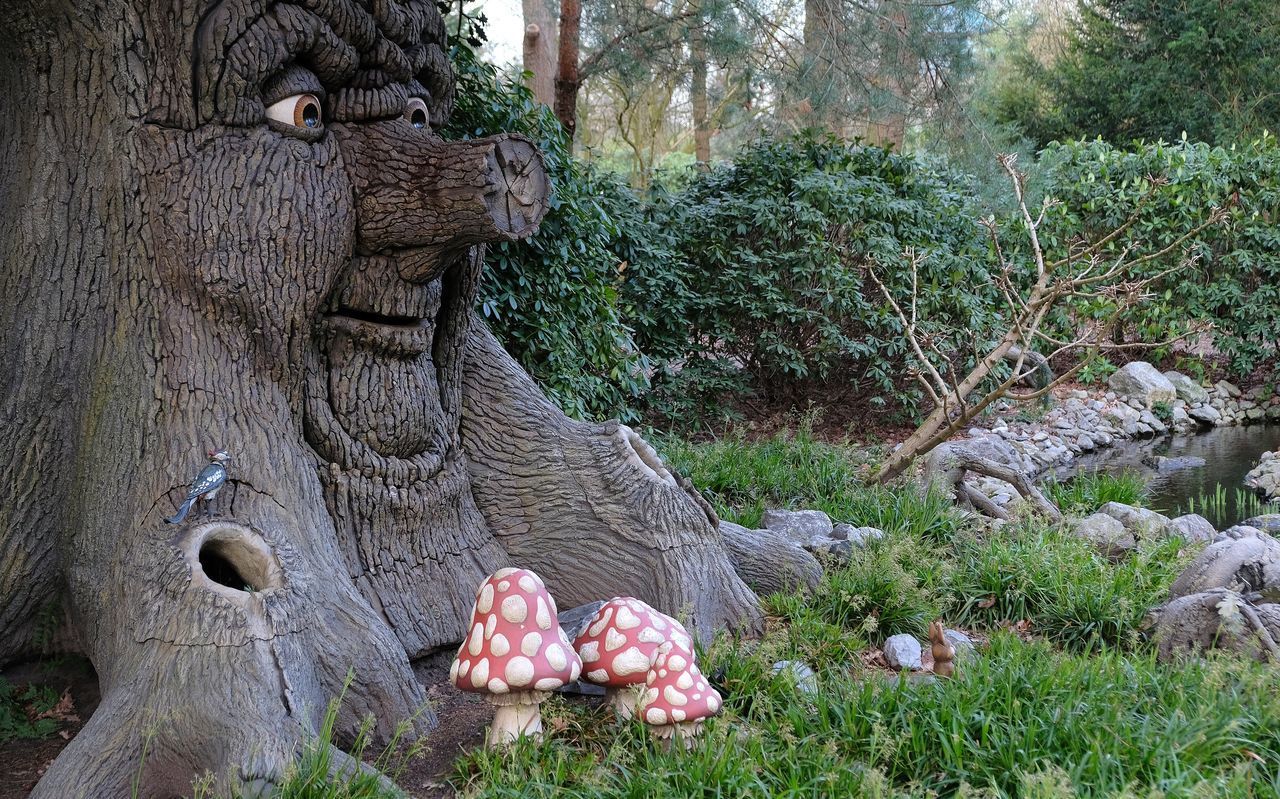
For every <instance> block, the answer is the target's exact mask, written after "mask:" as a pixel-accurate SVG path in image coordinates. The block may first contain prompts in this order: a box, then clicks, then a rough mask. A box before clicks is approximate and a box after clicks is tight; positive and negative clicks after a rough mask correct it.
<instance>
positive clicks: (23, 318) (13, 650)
mask: <svg viewBox="0 0 1280 799" xmlns="http://www.w3.org/2000/svg"><path fill="white" fill-rule="evenodd" d="M11 5H13V4H11ZM17 5H21V6H22V7H21V8H13V7H6V8H5V9H3V10H0V25H3V26H4V29H5V30H8V31H11V32H12V34H13V38H14V43H13V46H12V47H6V48H0V120H3V122H4V124H3V125H0V131H3V132H2V133H0V258H3V264H2V268H0V373H3V374H5V375H8V376H10V379H9V380H8V382H7V383H5V384H3V385H0V414H2V417H0V475H3V477H4V478H5V479H3V480H0V663H3V662H8V661H11V660H14V659H17V658H20V657H23V656H27V655H29V654H32V653H34V652H36V651H38V650H39V649H40V648H41V645H42V644H41V642H42V641H45V640H47V638H48V636H47V635H46V634H43V633H41V632H40V629H41V625H42V621H41V620H42V619H47V618H49V617H50V616H51V615H56V616H57V617H60V618H65V624H64V627H63V629H62V630H61V631H60V632H59V633H58V635H57V636H55V637H54V639H53V640H55V641H56V642H57V643H58V645H59V646H60V647H61V648H64V649H74V650H78V651H81V652H84V653H85V654H87V655H88V656H89V657H90V659H91V660H92V661H93V664H94V666H95V668H96V669H97V671H98V674H99V678H100V681H101V684H102V689H103V702H102V705H101V706H100V708H99V709H98V711H97V712H96V713H95V714H94V716H93V717H92V718H91V719H90V721H89V723H88V724H87V725H86V726H85V728H84V729H83V730H82V732H81V733H80V734H79V735H78V736H77V738H76V739H75V740H74V741H73V742H72V743H71V744H70V745H69V746H68V748H67V749H66V750H65V751H64V752H63V754H62V755H61V756H60V757H59V759H58V760H57V761H56V762H55V763H54V764H53V766H52V767H51V768H50V769H49V770H48V772H47V774H46V776H45V777H44V779H43V780H42V781H41V783H40V785H39V786H38V787H37V789H36V792H35V795H36V796H56V797H68V796H95V797H96V796H113V795H129V794H130V793H131V792H132V786H133V784H134V781H135V780H138V782H139V785H140V788H139V794H140V795H142V796H172V795H183V794H186V793H189V786H190V782H191V779H192V778H193V777H194V776H196V775H199V774H202V773H204V772H206V771H208V772H212V773H213V774H214V775H215V776H216V778H217V781H218V784H219V785H220V786H224V787H230V786H232V785H235V784H240V785H241V786H242V790H249V791H250V792H252V790H255V789H257V788H265V787H267V786H269V785H270V784H271V783H273V782H275V781H276V780H278V778H279V776H280V774H282V773H283V771H284V770H285V769H286V768H287V767H288V765H289V763H290V762H291V761H292V760H293V758H294V756H295V754H296V752H297V747H298V745H299V741H301V740H302V739H303V738H304V737H305V736H306V735H307V733H308V732H309V731H313V730H314V729H315V727H316V724H317V722H318V718H319V714H320V713H321V712H323V709H324V707H325V705H326V704H327V702H328V701H329V700H330V699H332V698H333V697H334V696H336V695H337V694H338V693H339V692H340V691H342V687H343V684H344V681H345V678H346V676H347V674H348V672H350V673H351V674H352V675H353V679H352V682H351V685H350V686H349V687H348V688H347V690H346V693H345V704H344V708H343V711H342V713H341V715H340V718H339V730H338V737H339V741H340V742H342V741H343V740H345V739H346V738H349V736H350V735H352V734H353V733H354V731H355V729H356V728H357V727H358V724H359V720H360V719H361V718H362V717H364V716H366V715H370V714H371V715H373V716H374V717H375V718H376V719H377V729H376V732H377V733H379V734H383V735H386V734H389V733H390V731H391V730H392V728H393V727H394V725H395V724H396V723H397V722H398V721H400V720H401V719H404V718H407V717H409V716H411V715H413V714H414V713H415V712H416V711H417V710H418V709H419V707H420V706H421V704H422V703H423V700H424V698H425V694H424V692H423V689H422V686H421V685H420V684H419V683H418V681H417V679H416V678H415V676H414V673H413V671H412V670H411V668H410V658H413V657H418V656H420V655H424V654H428V653H431V652H433V651H436V650H439V649H443V648H449V647H452V646H453V645H454V644H455V643H456V642H457V641H458V640H460V639H461V638H462V636H463V633H464V626H465V624H466V621H467V619H468V617H469V613H470V608H471V604H472V601H473V598H474V593H473V592H474V590H475V587H476V586H477V585H478V584H479V583H480V582H481V580H482V579H483V578H484V576H485V575H487V574H489V573H490V572H492V571H494V570H496V569H497V568H500V567H502V566H506V565H509V564H515V565H520V566H524V567H527V568H532V569H534V570H535V571H537V572H538V573H539V574H540V575H541V576H542V577H543V578H544V579H545V581H546V583H547V585H548V588H549V589H550V590H551V592H552V593H553V595H555V596H556V598H557V601H558V602H559V603H560V605H561V606H563V607H565V608H569V607H572V606H574V605H576V604H579V603H582V602H586V601H590V600H594V599H599V598H607V597H611V596H615V595H632V596H636V597H639V598H641V599H644V600H645V601H647V602H649V603H650V604H652V605H654V606H656V607H658V608H660V609H661V610H663V611H665V612H667V613H672V614H680V615H683V616H684V617H685V618H686V619H687V620H688V622H689V624H690V626H691V628H692V629H694V630H696V631H699V632H700V633H702V634H706V633H709V632H711V631H713V630H715V629H717V628H721V627H726V626H728V627H732V628H734V629H737V630H742V631H748V632H749V631H752V630H754V629H756V628H757V627H758V625H759V622H760V610H759V606H758V603H757V600H756V598H755V596H754V594H752V593H751V591H750V590H749V589H748V588H747V587H746V585H744V584H743V582H742V581H741V580H740V579H739V578H738V576H737V575H736V573H735V570H734V566H733V564H732V563H731V562H730V559H729V555H728V554H727V553H726V551H725V544H724V541H723V540H722V539H721V537H720V535H719V533H718V532H717V530H716V527H715V517H714V513H712V512H710V510H709V509H708V508H707V507H706V505H705V503H704V502H702V501H701V499H700V498H699V497H697V495H696V493H694V492H692V491H691V490H690V489H689V487H688V486H687V485H686V484H685V483H683V481H681V480H679V479H677V478H676V477H675V476H674V475H671V474H670V473H668V472H667V471H666V469H665V468H664V467H662V465H661V461H660V460H659V459H658V458H657V455H656V453H654V452H653V451H652V449H651V448H649V447H648V445H647V444H645V443H644V442H643V440H642V439H640V438H639V437H638V436H637V435H635V434H634V433H632V432H631V431H629V430H627V429H626V428H623V427H620V426H619V425H617V424H616V423H608V424H604V425H596V424H585V423H581V422H576V421H572V420H570V419H567V418H565V417H564V415H563V414H561V413H560V411H559V410H558V409H556V408H555V407H554V406H552V405H551V404H550V403H549V402H548V401H547V400H546V399H545V397H544V396H543V395H542V393H541V392H540V391H539V390H538V388H537V386H536V385H535V384H534V383H533V381H532V380H531V379H530V378H529V377H528V376H527V375H526V374H525V373H524V372H523V371H522V370H521V369H520V367H519V366H518V365H517V364H516V363H515V362H514V361H512V359H511V358H510V357H509V356H508V355H507V354H506V353H505V352H504V351H503V350H502V348H501V346H500V345H499V344H498V342H497V341H496V340H495V339H494V338H493V336H492V335H491V334H490V333H489V332H488V330H487V329H486V328H485V327H484V325H483V323H482V322H480V321H479V320H477V319H476V318H475V316H474V314H473V313H472V308H473V303H474V299H475V293H476V286H477V284H478V281H479V276H480V270H481V269H482V265H483V245H484V243H485V242H489V241H509V240H514V239H518V238H521V237H524V236H528V235H530V234H532V233H533V231H534V230H535V229H536V227H537V224H538V222H539V220H540V219H541V217H542V214H543V213H544V211H545V209H546V202H547V196H548V193H549V187H548V184H547V178H546V175H545V172H544V170H543V168H542V163H541V157H540V156H539V154H538V153H537V150H536V148H535V147H534V146H533V145H532V143H530V142H529V141H527V140H525V139H522V138H520V137H518V136H512V135H500V136H494V137H490V138H487V139H480V140H475V141H466V142H449V141H444V140H443V139H441V138H440V137H439V136H438V135H436V134H435V133H434V132H433V130H432V128H431V127H430V126H424V123H426V122H427V121H428V120H427V119H426V118H427V117H429V122H430V123H431V125H439V124H440V123H441V122H442V121H443V120H444V119H445V118H446V117H447V115H448V113H449V110H450V109H451V107H452V102H453V94H452V92H453V84H452V73H451V71H450V67H449V64H448V61H447V59H446V58H445V54H444V53H445V51H444V30H443V24H442V22H441V20H440V17H439V15H438V14H437V12H436V10H435V8H434V6H433V5H432V4H430V3H425V2H420V1H419V0H407V1H404V2H395V0H373V2H366V1H365V0H359V1H357V0H297V2H293V3H269V2H266V0H219V1H218V2H195V0H190V1H189V2H178V3H171V2H159V0H155V2H142V1H141V0H137V1H135V2H126V0H66V1H65V2H64V1H63V0H47V2H46V1H45V0H40V2H36V3H31V4H17ZM68 14H70V16H69V17H68V16H67V15H68ZM68 19H69V22H68ZM211 446H218V447H225V448H226V449H227V450H229V451H230V452H231V453H232V456H233V459H232V461H231V462H230V464H229V482H228V484H227V485H226V486H225V487H224V489H223V491H222V493H221V494H220V495H219V496H218V498H217V499H216V500H215V501H214V502H213V503H212V518H208V519H206V518H197V519H192V520H190V521H188V522H187V523H186V524H183V525H178V526H173V525H167V524H165V522H164V518H165V517H166V516H169V515H170V514H172V513H173V510H174V508H175V507H176V506H177V504H179V503H180V502H181V501H182V499H183V497H185V495H186V487H187V483H188V482H189V480H190V478H191V476H192V475H194V473H195V471H197V470H198V469H199V468H200V467H201V466H202V465H203V453H204V452H205V450H206V449H207V448H209V447H211ZM757 555H758V556H757ZM735 557H737V558H739V559H743V558H745V559H747V560H750V559H751V558H753V557H755V558H756V560H755V561H752V563H751V564H746V565H752V564H754V565H755V567H756V569H757V571H766V570H765V569H763V568H761V567H760V563H761V562H769V556H768V554H767V553H757V554H753V553H750V552H747V553H745V554H744V553H741V552H739V553H736V554H735ZM433 723H434V718H433V717H432V716H431V714H430V712H424V713H421V714H419V715H418V716H417V728H418V730H419V731H421V730H424V729H427V728H429V727H430V726H431V725H432V724H433ZM144 748H145V751H146V758H145V761H144V758H143V753H144Z"/></svg>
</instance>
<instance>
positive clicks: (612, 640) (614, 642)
mask: <svg viewBox="0 0 1280 799" xmlns="http://www.w3.org/2000/svg"><path fill="white" fill-rule="evenodd" d="M626 643H627V637H626V636H625V635H623V634H622V633H620V632H618V631H617V630H609V631H608V632H606V633H605V634H604V651H606V652H612V651H613V650H615V649H619V648H621V647H623V646H625V645H626Z"/></svg>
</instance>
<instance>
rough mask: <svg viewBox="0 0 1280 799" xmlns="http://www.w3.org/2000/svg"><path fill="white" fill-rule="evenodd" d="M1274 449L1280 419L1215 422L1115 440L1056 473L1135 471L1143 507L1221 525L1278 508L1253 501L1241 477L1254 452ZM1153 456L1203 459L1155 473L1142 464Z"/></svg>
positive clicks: (1279, 438) (1254, 462) (1278, 438)
mask: <svg viewBox="0 0 1280 799" xmlns="http://www.w3.org/2000/svg"><path fill="white" fill-rule="evenodd" d="M1274 449H1280V424H1255V425H1249V426H1247V427H1240V426H1235V427H1215V428H1213V429H1211V430H1208V431H1206V432H1203V433H1197V434H1188V435H1178V434H1174V435H1165V436H1160V437H1158V438H1151V439H1146V440H1135V441H1130V442H1128V443H1123V444H1118V445H1116V446H1114V447H1110V448H1109V449H1106V450H1103V451H1101V452H1093V453H1088V454H1086V455H1082V456H1080V457H1078V458H1076V459H1075V461H1074V462H1072V463H1070V464H1068V465H1065V466H1062V467H1059V468H1058V469H1057V470H1055V472H1054V474H1055V476H1056V477H1057V478H1058V479H1060V480H1061V479H1067V478H1070V477H1072V476H1074V475H1076V474H1080V473H1082V472H1095V471H1099V472H1104V473H1109V474H1116V473H1120V472H1126V471H1127V472H1133V473H1135V474H1138V475H1139V476H1140V477H1142V479H1143V480H1145V481H1146V482H1147V498H1146V502H1145V504H1146V506H1147V507H1149V508H1151V509H1152V510H1157V511H1159V512H1161V513H1163V514H1165V515H1166V516H1176V515H1179V514H1182V513H1192V512H1194V513H1199V514H1200V515H1201V516H1204V517H1205V518H1206V519H1208V520H1209V521H1210V522H1213V524H1214V526H1215V527H1217V528H1218V529H1219V530H1222V529H1224V528H1227V527H1230V526H1231V525H1233V524H1235V523H1237V522H1239V521H1241V520H1243V519H1246V518H1248V517H1250V516H1254V515H1257V514H1259V513H1268V512H1270V513H1276V512H1280V508H1276V507H1275V506H1272V507H1266V506H1260V505H1259V503H1255V502H1253V501H1251V496H1250V494H1249V492H1248V489H1246V488H1245V487H1244V476H1245V474H1247V473H1248V471H1249V470H1250V469H1252V468H1253V467H1254V466H1256V465H1257V463H1258V457H1259V456H1260V455H1262V453H1264V452H1266V451H1268V450H1274ZM1157 455H1164V456H1166V457H1170V458H1173V457H1182V456H1196V457H1200V458H1204V459H1205V465H1204V466H1200V467H1197V468H1191V469H1178V470H1175V471H1168V472H1159V471H1157V470H1156V469H1154V468H1152V467H1151V466H1149V465H1147V463H1144V460H1153V459H1154V457H1155V456H1157ZM1215 495H1216V497H1217V499H1216V501H1211V502H1209V503H1204V498H1206V497H1210V498H1212V497H1215ZM1241 500H1244V505H1243V506H1241ZM1193 507H1194V510H1192V508H1193Z"/></svg>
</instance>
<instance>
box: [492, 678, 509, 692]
mask: <svg viewBox="0 0 1280 799" xmlns="http://www.w3.org/2000/svg"><path fill="white" fill-rule="evenodd" d="M509 690H511V689H510V688H509V687H507V684H506V683H505V682H503V681H502V680H499V679H498V678H497V677H494V678H493V679H492V680H489V693H491V694H505V693H506V692H507V691H509Z"/></svg>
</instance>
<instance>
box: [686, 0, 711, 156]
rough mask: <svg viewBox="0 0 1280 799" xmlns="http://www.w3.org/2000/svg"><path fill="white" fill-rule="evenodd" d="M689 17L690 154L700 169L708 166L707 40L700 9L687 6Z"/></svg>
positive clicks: (709, 147)
mask: <svg viewBox="0 0 1280 799" xmlns="http://www.w3.org/2000/svg"><path fill="white" fill-rule="evenodd" d="M691 9H692V11H693V17H692V19H691V20H690V26H689V61H690V64H689V66H690V69H691V73H692V79H691V83H690V88H689V99H690V101H691V102H692V105H693V155H694V158H695V159H697V162H698V164H699V165H700V166H701V168H703V169H706V168H707V166H708V165H709V164H710V163H711V122H710V119H709V112H708V110H707V39H706V32H705V31H704V30H703V27H702V26H703V25H704V24H706V21H705V20H704V18H703V16H702V7H701V4H700V3H698V2H696V1H695V2H693V3H692V4H691Z"/></svg>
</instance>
